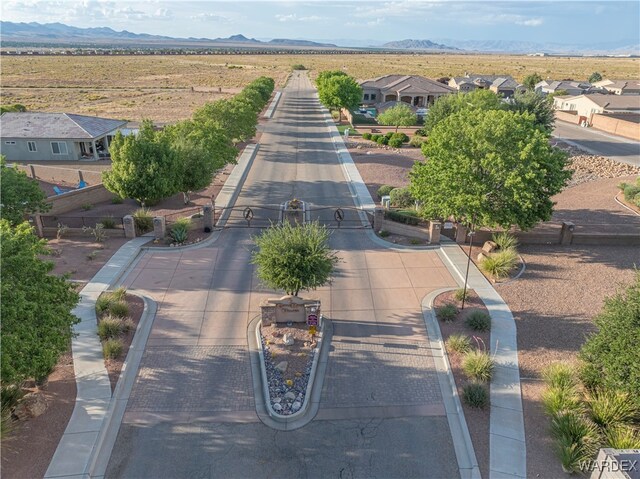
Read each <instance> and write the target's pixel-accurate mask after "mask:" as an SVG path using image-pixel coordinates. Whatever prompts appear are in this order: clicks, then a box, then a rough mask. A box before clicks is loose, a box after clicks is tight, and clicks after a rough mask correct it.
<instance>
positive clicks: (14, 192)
mask: <svg viewBox="0 0 640 479" xmlns="http://www.w3.org/2000/svg"><path fill="white" fill-rule="evenodd" d="M46 199H47V197H46V195H45V194H44V192H43V191H42V190H41V189H40V186H39V185H38V182H37V181H35V180H32V179H31V178H29V177H28V176H27V175H26V174H25V173H24V172H23V171H19V170H17V169H15V168H10V167H8V166H7V163H6V158H5V157H4V156H0V217H1V218H3V219H5V220H7V221H8V222H9V223H10V224H11V225H13V226H15V225H17V224H19V223H22V222H23V221H24V220H25V216H26V215H29V214H33V213H38V212H44V211H47V210H48V209H49V208H50V207H51V206H50V205H49V204H47V202H46Z"/></svg>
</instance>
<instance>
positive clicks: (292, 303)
mask: <svg viewBox="0 0 640 479" xmlns="http://www.w3.org/2000/svg"><path fill="white" fill-rule="evenodd" d="M260 310H261V313H262V324H263V325H264V326H269V325H271V324H272V323H274V322H275V323H276V324H281V323H306V322H307V320H308V318H309V317H310V316H311V317H312V318H313V317H314V316H315V317H319V316H320V300H318V299H302V298H299V297H298V296H282V297H281V298H270V299H267V300H265V301H264V302H263V303H262V304H261V305H260Z"/></svg>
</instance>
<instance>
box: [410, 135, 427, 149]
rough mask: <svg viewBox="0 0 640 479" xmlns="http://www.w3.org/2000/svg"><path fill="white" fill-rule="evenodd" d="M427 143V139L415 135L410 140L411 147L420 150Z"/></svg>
mask: <svg viewBox="0 0 640 479" xmlns="http://www.w3.org/2000/svg"><path fill="white" fill-rule="evenodd" d="M425 141H426V139H425V138H424V137H422V136H417V135H415V136H413V137H412V138H411V140H409V146H412V147H414V148H420V147H421V146H422V144H423V143H424V142H425Z"/></svg>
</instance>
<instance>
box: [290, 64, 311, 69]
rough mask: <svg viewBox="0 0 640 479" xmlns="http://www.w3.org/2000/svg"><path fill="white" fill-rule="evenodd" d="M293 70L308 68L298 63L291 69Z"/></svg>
mask: <svg viewBox="0 0 640 479" xmlns="http://www.w3.org/2000/svg"><path fill="white" fill-rule="evenodd" d="M291 69H292V70H306V69H307V68H306V67H305V66H304V65H302V64H300V63H296V64H295V65H293V66H292V67H291Z"/></svg>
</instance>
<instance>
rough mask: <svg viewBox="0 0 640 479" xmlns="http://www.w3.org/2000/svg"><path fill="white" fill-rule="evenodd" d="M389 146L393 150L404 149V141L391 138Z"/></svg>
mask: <svg viewBox="0 0 640 479" xmlns="http://www.w3.org/2000/svg"><path fill="white" fill-rule="evenodd" d="M389 146H390V147H392V148H401V147H402V140H401V139H399V138H391V139H390V140H389Z"/></svg>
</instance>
